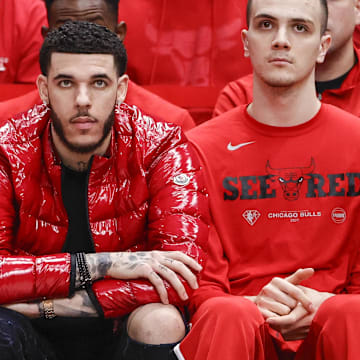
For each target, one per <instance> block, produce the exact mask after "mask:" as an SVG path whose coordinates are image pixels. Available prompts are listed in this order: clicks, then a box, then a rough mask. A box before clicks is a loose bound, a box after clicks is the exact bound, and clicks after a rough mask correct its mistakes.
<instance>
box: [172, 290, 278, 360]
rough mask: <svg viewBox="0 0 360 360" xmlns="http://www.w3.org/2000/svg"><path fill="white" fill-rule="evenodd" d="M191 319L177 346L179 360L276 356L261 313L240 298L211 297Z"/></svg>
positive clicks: (256, 359) (249, 359)
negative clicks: (188, 327)
mask: <svg viewBox="0 0 360 360" xmlns="http://www.w3.org/2000/svg"><path fill="white" fill-rule="evenodd" d="M192 322H193V326H192V329H191V331H190V332H189V334H188V335H187V336H186V337H185V339H184V340H183V341H182V342H181V344H180V345H179V346H178V347H177V349H176V354H177V356H178V358H179V359H181V360H182V359H186V360H192V359H196V360H205V359H206V360H232V359H234V360H235V359H236V360H239V359H241V360H265V359H266V360H272V359H277V357H276V355H275V349H274V345H273V342H272V338H271V336H270V335H269V333H268V328H267V325H266V324H265V323H264V319H263V317H262V315H261V314H260V312H259V310H258V309H257V307H256V306H255V305H254V304H253V303H252V302H251V301H249V300H246V299H244V298H243V297H240V296H226V297H215V298H211V299H209V300H207V301H205V302H204V303H203V304H202V305H201V306H200V307H199V309H198V310H197V312H196V314H195V315H194V318H193V320H192Z"/></svg>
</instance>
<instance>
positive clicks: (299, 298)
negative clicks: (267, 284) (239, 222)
mask: <svg viewBox="0 0 360 360" xmlns="http://www.w3.org/2000/svg"><path fill="white" fill-rule="evenodd" d="M295 274H296V273H295ZM295 274H294V275H295ZM271 282H272V283H273V284H274V286H276V287H277V288H278V289H279V290H280V291H281V292H282V293H285V294H287V295H288V296H290V297H291V298H292V301H291V304H289V303H286V305H288V306H290V307H292V308H293V307H294V304H293V302H294V300H295V301H296V303H298V302H300V303H301V304H302V305H303V306H304V308H305V309H306V310H307V311H309V312H313V311H314V306H313V304H312V302H311V300H310V298H309V297H308V296H307V295H305V293H304V291H303V290H301V289H300V288H298V287H297V286H296V285H293V284H292V283H290V282H289V281H288V280H286V279H281V278H274V279H273V280H272V281H271ZM291 305H292V306H291Z"/></svg>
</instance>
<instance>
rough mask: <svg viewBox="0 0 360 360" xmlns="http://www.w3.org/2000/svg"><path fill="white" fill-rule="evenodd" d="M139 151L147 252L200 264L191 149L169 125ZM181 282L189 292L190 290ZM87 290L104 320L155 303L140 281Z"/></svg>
mask: <svg viewBox="0 0 360 360" xmlns="http://www.w3.org/2000/svg"><path fill="white" fill-rule="evenodd" d="M144 152H145V153H144V162H145V164H146V167H147V169H148V172H147V183H148V188H149V192H150V197H149V212H148V228H147V249H148V250H154V249H156V250H164V251H176V250H179V251H182V252H184V253H186V254H188V255H189V256H191V257H192V258H194V259H196V260H197V261H198V262H199V263H200V264H202V263H203V262H204V256H205V252H204V248H205V246H206V243H207V237H208V224H209V215H208V204H207V194H206V191H205V186H204V179H203V176H202V171H201V168H200V164H199V162H198V159H197V155H196V154H195V152H194V150H193V148H192V145H191V144H190V143H188V141H187V139H186V138H185V136H184V135H183V133H182V132H181V130H180V128H178V127H173V129H172V130H171V132H170V133H169V135H167V137H166V138H163V139H162V141H161V142H159V144H157V145H156V146H153V147H152V148H151V150H150V149H147V150H144ZM181 280H182V282H183V284H184V286H185V288H186V290H187V292H188V294H191V293H192V290H191V288H190V287H189V286H188V285H187V283H186V282H185V281H184V280H183V279H181ZM165 285H166V287H167V289H168V294H169V301H170V303H172V304H174V305H178V306H181V305H184V302H183V301H182V300H181V299H180V298H179V297H178V295H177V294H176V292H175V291H174V289H172V287H171V286H170V285H169V284H168V283H165ZM93 289H94V291H95V294H96V296H97V298H98V300H99V302H100V304H101V306H102V309H103V311H104V314H105V317H117V316H122V315H125V314H127V313H129V312H131V311H132V310H134V309H135V308H136V307H138V306H140V305H143V304H147V303H151V302H160V298H159V296H158V294H157V292H156V290H155V289H154V287H153V286H152V284H151V283H150V282H148V281H146V280H134V281H121V280H114V279H107V280H101V281H98V282H95V284H94V285H93Z"/></svg>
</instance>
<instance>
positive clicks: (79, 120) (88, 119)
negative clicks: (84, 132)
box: [70, 116, 96, 124]
mask: <svg viewBox="0 0 360 360" xmlns="http://www.w3.org/2000/svg"><path fill="white" fill-rule="evenodd" d="M70 122H71V123H80V124H83V123H94V122H96V120H95V119H93V118H92V117H90V116H76V117H74V118H72V119H71V120H70Z"/></svg>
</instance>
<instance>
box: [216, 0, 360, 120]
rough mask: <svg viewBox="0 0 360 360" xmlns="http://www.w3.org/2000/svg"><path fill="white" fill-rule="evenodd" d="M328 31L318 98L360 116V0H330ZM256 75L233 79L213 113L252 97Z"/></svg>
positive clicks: (318, 76)
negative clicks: (358, 41) (358, 34)
mask: <svg viewBox="0 0 360 360" xmlns="http://www.w3.org/2000/svg"><path fill="white" fill-rule="evenodd" d="M328 7H329V21H328V31H329V32H330V34H331V39H332V43H331V46H330V49H329V51H328V53H327V55H326V58H325V61H324V62H323V63H322V64H317V66H316V71H315V80H316V91H317V94H318V97H319V99H320V100H321V101H322V102H324V103H327V104H332V105H335V106H338V107H340V108H341V109H343V110H346V111H348V112H350V113H352V114H354V115H356V116H360V63H359V58H360V51H359V50H358V49H357V48H356V47H355V45H354V41H353V34H354V29H355V27H356V25H357V24H359V23H360V1H359V0H328ZM252 81H253V76H252V74H251V75H247V76H244V77H242V78H239V79H238V80H235V81H232V82H230V83H229V84H228V85H227V86H226V87H225V88H224V89H223V90H222V91H221V93H220V95H219V97H218V100H217V102H216V104H215V108H214V116H218V115H220V114H222V113H224V112H226V111H229V110H231V109H233V108H234V107H236V106H239V105H242V104H248V103H250V102H251V101H252Z"/></svg>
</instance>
